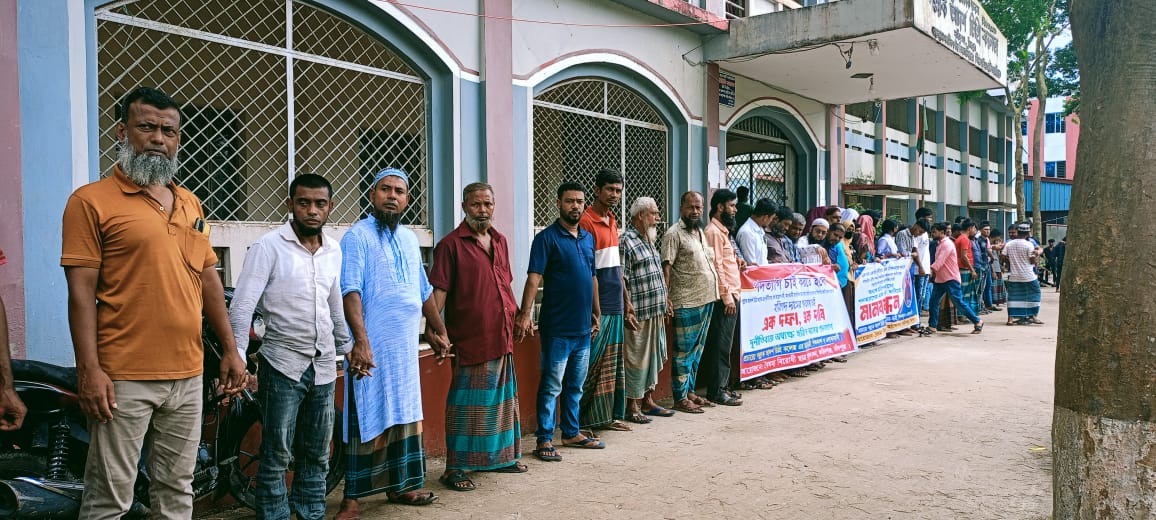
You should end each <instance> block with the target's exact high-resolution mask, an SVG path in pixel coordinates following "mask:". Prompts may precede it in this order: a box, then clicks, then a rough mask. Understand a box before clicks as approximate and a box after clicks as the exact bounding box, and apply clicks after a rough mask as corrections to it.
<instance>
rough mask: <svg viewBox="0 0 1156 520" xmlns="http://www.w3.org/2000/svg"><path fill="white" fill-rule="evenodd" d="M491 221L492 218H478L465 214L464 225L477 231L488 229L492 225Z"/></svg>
mask: <svg viewBox="0 0 1156 520" xmlns="http://www.w3.org/2000/svg"><path fill="white" fill-rule="evenodd" d="M493 223H494V222H493V220H492V219H486V220H478V219H475V218H473V217H471V216H469V215H466V225H468V226H470V229H472V230H474V231H476V232H478V233H481V232H483V231H486V230H488V229H490V226H491V225H493Z"/></svg>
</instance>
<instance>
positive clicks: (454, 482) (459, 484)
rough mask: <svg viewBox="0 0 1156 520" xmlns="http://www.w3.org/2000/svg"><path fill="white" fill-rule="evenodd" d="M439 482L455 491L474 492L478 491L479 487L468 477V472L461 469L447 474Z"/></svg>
mask: <svg viewBox="0 0 1156 520" xmlns="http://www.w3.org/2000/svg"><path fill="white" fill-rule="evenodd" d="M438 482H441V483H442V485H444V486H445V487H447V488H449V489H452V490H454V491H473V490H475V489H478V488H477V486H475V485H474V481H472V480H470V477H467V476H466V472H464V471H462V470H460V469H454V470H450V471H447V472H445V474H443V475H442V476H441V477H439V478H438Z"/></svg>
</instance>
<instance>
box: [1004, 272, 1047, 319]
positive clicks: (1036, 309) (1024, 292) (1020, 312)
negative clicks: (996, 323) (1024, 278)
mask: <svg viewBox="0 0 1156 520" xmlns="http://www.w3.org/2000/svg"><path fill="white" fill-rule="evenodd" d="M1004 284H1005V285H1007V317H1008V318H1009V319H1011V318H1031V317H1033V316H1035V315H1037V314H1039V313H1040V281H1039V280H1032V281H1030V282H1011V281H1005V282H1004Z"/></svg>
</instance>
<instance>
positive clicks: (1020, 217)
mask: <svg viewBox="0 0 1156 520" xmlns="http://www.w3.org/2000/svg"><path fill="white" fill-rule="evenodd" d="M1014 108H1015V107H1013V109H1014ZM1012 113H1013V114H1016V124H1017V125H1018V124H1019V122H1020V120H1021V119H1023V113H1024V110H1023V107H1022V106H1021V107H1019V108H1018V109H1014V110H1012ZM1015 134H1016V136H1015V143H1016V146H1015V149H1016V155H1015V157H1016V160H1015V167H1014V168H1015V170H1014V171H1015V176H1016V184H1015V194H1016V221H1018V222H1023V221H1025V220H1027V219H1028V214H1027V206H1026V205H1025V204H1024V175H1026V174H1027V172H1025V171H1024V162H1023V160H1022V159H1023V156H1024V135H1023V133H1022V132H1020V129H1019V128H1016V132H1015Z"/></svg>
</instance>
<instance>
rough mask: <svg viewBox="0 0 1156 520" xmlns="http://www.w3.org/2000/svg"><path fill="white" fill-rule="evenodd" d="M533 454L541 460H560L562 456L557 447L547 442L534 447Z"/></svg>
mask: <svg viewBox="0 0 1156 520" xmlns="http://www.w3.org/2000/svg"><path fill="white" fill-rule="evenodd" d="M534 456H535V457H538V459H539V460H541V461H542V462H559V461H561V460H562V456H561V455H559V454H558V450H557V448H555V447H554V446H553V445H549V444H547V445H544V446H538V447H537V448H534Z"/></svg>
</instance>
